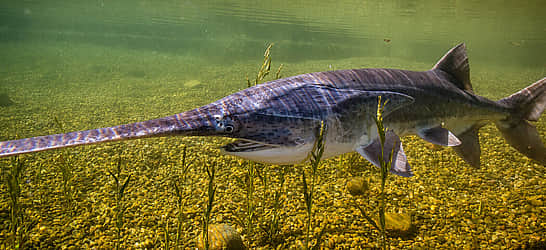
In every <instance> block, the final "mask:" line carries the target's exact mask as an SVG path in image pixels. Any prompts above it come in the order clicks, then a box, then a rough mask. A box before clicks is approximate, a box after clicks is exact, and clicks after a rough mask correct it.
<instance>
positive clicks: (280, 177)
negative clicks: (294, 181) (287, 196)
mask: <svg viewBox="0 0 546 250" xmlns="http://www.w3.org/2000/svg"><path fill="white" fill-rule="evenodd" d="M279 167H280V168H281V169H280V171H279V172H278V174H277V182H278V183H279V184H278V186H277V187H276V188H275V191H274V194H273V204H272V208H271V210H270V211H269V214H267V213H265V212H264V218H265V217H267V218H268V220H267V221H266V223H265V225H266V226H265V227H262V230H263V231H264V232H265V234H266V236H267V241H268V242H269V243H270V244H271V245H273V246H274V247H276V246H277V245H278V244H279V242H278V240H279V239H278V237H279V234H280V232H281V227H280V226H281V223H282V221H281V219H282V218H281V210H282V203H283V198H282V196H283V193H284V184H285V182H286V178H285V176H286V171H287V168H288V167H289V166H286V165H282V166H279ZM265 174H266V173H264V175H265ZM264 179H265V178H264ZM263 183H264V203H263V204H265V200H266V199H267V197H271V196H270V192H269V193H267V194H266V192H265V190H266V189H267V190H269V189H271V188H270V187H271V186H272V184H271V183H266V181H263Z"/></svg>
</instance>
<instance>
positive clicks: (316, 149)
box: [302, 121, 326, 249]
mask: <svg viewBox="0 0 546 250" xmlns="http://www.w3.org/2000/svg"><path fill="white" fill-rule="evenodd" d="M325 132H326V125H325V124H324V121H321V122H320V130H319V131H318V134H317V140H316V141H315V144H314V145H313V149H312V150H311V154H310V156H309V157H310V161H311V164H310V166H311V180H310V181H311V182H310V183H308V181H307V176H306V175H305V168H303V169H302V181H303V198H304V201H305V207H306V210H305V211H306V212H307V222H306V228H305V249H309V242H310V232H311V228H313V222H314V216H315V213H316V211H314V210H313V198H314V196H315V186H316V184H317V183H316V182H317V176H318V167H319V166H320V162H321V158H322V155H323V153H324V134H325ZM323 232H324V228H323V229H322V230H321V232H320V234H319V235H317V236H316V242H315V245H313V247H312V249H318V248H319V246H320V238H321V237H322V234H323Z"/></svg>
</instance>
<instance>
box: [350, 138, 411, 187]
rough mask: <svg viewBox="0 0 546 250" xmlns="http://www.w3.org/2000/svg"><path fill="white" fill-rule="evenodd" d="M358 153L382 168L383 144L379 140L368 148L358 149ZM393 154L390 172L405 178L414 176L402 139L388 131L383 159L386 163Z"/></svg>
mask: <svg viewBox="0 0 546 250" xmlns="http://www.w3.org/2000/svg"><path fill="white" fill-rule="evenodd" d="M356 151H357V152H358V153H359V154H360V155H362V157H364V158H366V160H368V161H370V162H371V163H372V164H374V165H375V166H378V167H379V166H380V165H379V155H381V142H380V141H379V138H378V139H375V140H374V141H373V142H372V143H370V144H369V145H367V146H360V147H358V148H357V149H356ZM391 152H392V153H393V156H392V164H391V168H390V172H391V173H393V174H396V175H400V176H403V177H411V176H413V172H412V171H411V169H410V165H409V163H408V160H407V158H406V154H405V153H404V149H403V148H402V142H401V141H400V138H399V137H398V135H396V134H395V133H394V132H393V131H391V130H388V131H387V133H385V145H384V150H383V159H385V161H388V159H389V156H390V154H391Z"/></svg>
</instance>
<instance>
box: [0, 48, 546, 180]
mask: <svg viewBox="0 0 546 250" xmlns="http://www.w3.org/2000/svg"><path fill="white" fill-rule="evenodd" d="M545 79H546V78H545ZM545 79H542V80H540V81H538V82H536V83H534V84H532V85H531V86H529V87H527V88H525V89H523V90H522V91H520V92H518V93H516V94H514V95H512V96H510V97H507V98H505V99H502V100H500V101H498V102H494V101H490V100H488V99H485V98H483V97H480V96H477V95H475V94H473V92H472V86H471V84H470V80H469V70H468V60H467V57H466V51H465V46H464V44H460V45H458V46H456V47H455V48H453V49H451V50H450V51H449V52H448V53H447V54H446V55H445V56H444V57H443V58H442V59H440V61H439V62H438V63H437V64H436V65H435V66H434V68H433V69H431V70H429V71H424V72H415V71H405V70H396V69H352V70H338V71H329V72H316V73H309V74H303V75H298V76H293V77H288V78H284V79H279V80H275V81H271V82H267V83H264V84H260V85H257V86H254V87H251V88H248V89H245V90H242V91H240V92H237V93H234V94H232V95H229V96H227V97H224V98H222V99H220V100H218V101H216V102H213V103H210V104H208V105H205V106H203V107H200V108H196V109H194V110H190V111H187V112H183V113H179V114H176V115H173V116H168V117H163V118H159V119H155V120H149V121H144V122H138V123H133V124H126V125H120V126H115V127H109V128H101V129H93V130H87V131H79V132H71V133H66V134H57V135H48V136H41V137H34V138H27V139H21V140H14V141H6V142H0V157H2V156H9V155H16V154H22V153H29V152H35V151H42V150H48V149H54V148H62V147H69V146H76V145H83V144H93V143H99V142H106V141H117V140H127V139H135V138H143V137H155V136H171V135H182V136H224V137H231V138H236V139H238V140H237V141H235V142H233V143H230V144H228V145H226V146H224V147H223V149H224V152H226V153H227V154H231V155H236V156H240V157H244V158H247V159H251V160H254V161H258V162H265V163H273V164H292V163H301V162H303V161H305V159H307V156H308V155H309V153H310V151H311V150H312V148H313V145H314V143H315V141H316V136H317V135H318V130H319V129H320V126H321V122H324V124H325V126H326V132H325V152H324V156H325V157H332V156H336V155H340V154H343V153H346V152H351V151H357V152H359V153H360V154H361V155H362V156H363V157H365V158H366V159H368V160H369V161H371V162H372V163H373V164H375V165H377V164H378V158H379V155H380V154H381V152H382V151H381V148H380V144H379V141H378V135H377V130H376V127H375V122H374V117H375V114H376V109H377V103H378V99H379V96H381V98H382V100H388V101H387V103H386V106H385V109H384V114H383V116H384V123H385V126H386V127H387V128H389V130H388V131H387V134H386V135H387V136H386V143H385V150H384V152H385V153H384V154H385V155H384V156H387V152H388V153H390V152H393V159H394V162H393V164H392V165H391V171H392V172H393V173H396V174H399V175H402V176H411V175H412V172H411V170H410V167H409V164H408V163H407V160H406V156H405V154H404V151H403V147H402V144H401V142H400V138H399V135H400V136H403V135H408V134H416V135H418V136H420V137H421V138H423V139H425V140H427V141H429V142H432V143H435V144H439V145H442V146H454V148H455V151H456V152H457V153H458V154H459V155H460V156H461V157H462V158H463V159H464V160H465V161H467V162H468V163H469V164H471V165H474V166H478V165H479V164H480V159H479V155H480V148H479V143H478V137H477V131H478V129H479V128H480V127H481V126H483V125H484V124H486V123H487V122H495V124H496V125H497V127H498V128H499V129H500V130H501V132H502V133H503V135H504V136H505V138H506V139H507V141H508V142H509V143H510V144H511V145H512V146H514V147H515V148H516V149H518V150H519V151H520V152H522V153H524V154H525V155H527V156H529V157H530V158H532V159H535V160H537V161H539V162H541V163H546V159H545V157H546V156H545V155H546V150H545V148H544V145H543V143H542V142H541V139H540V137H539V136H538V133H537V131H536V129H535V128H534V127H533V126H532V125H531V124H529V122H528V121H536V120H538V118H539V117H540V115H541V113H542V111H543V110H544V107H545V106H546V94H545V90H546V80H545Z"/></svg>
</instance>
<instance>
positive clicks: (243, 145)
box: [222, 140, 278, 153]
mask: <svg viewBox="0 0 546 250" xmlns="http://www.w3.org/2000/svg"><path fill="white" fill-rule="evenodd" d="M276 147H278V146H273V145H269V144H264V143H260V142H255V141H247V140H236V141H234V142H231V143H228V144H226V145H224V146H222V150H223V151H225V152H226V153H239V152H255V151H262V150H267V149H271V148H276Z"/></svg>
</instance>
